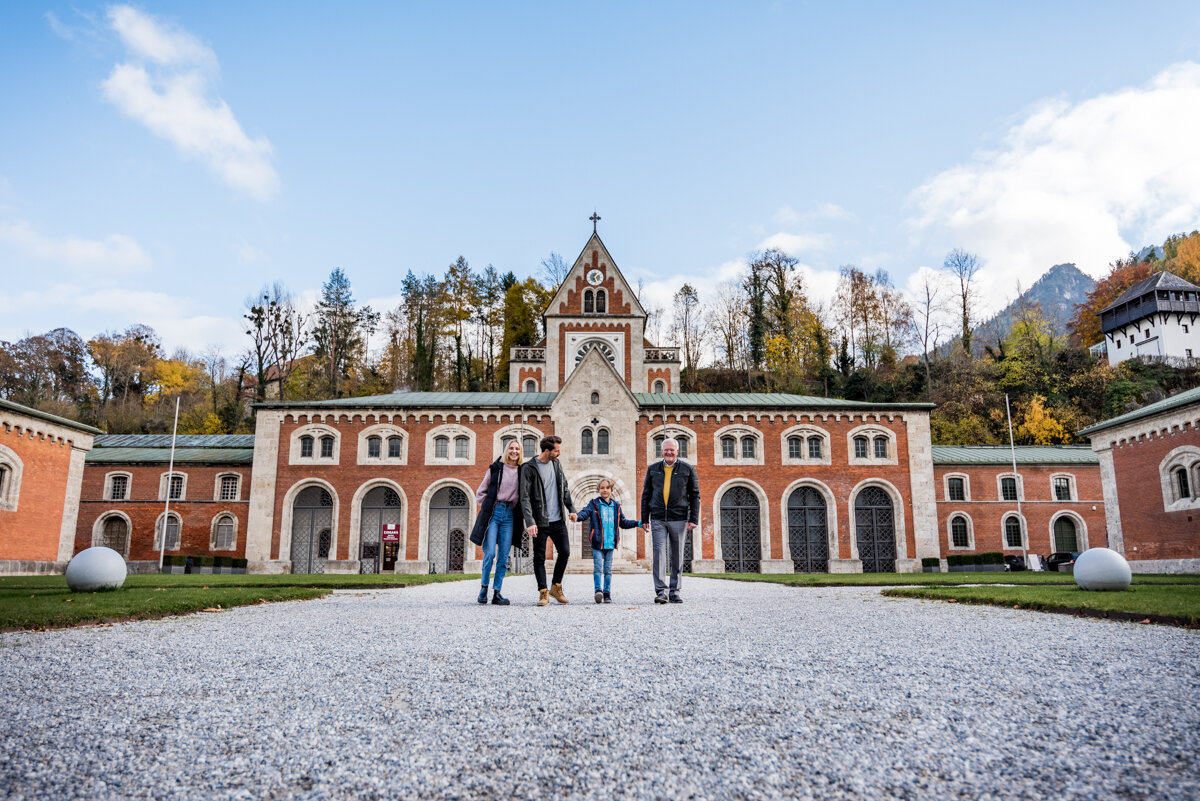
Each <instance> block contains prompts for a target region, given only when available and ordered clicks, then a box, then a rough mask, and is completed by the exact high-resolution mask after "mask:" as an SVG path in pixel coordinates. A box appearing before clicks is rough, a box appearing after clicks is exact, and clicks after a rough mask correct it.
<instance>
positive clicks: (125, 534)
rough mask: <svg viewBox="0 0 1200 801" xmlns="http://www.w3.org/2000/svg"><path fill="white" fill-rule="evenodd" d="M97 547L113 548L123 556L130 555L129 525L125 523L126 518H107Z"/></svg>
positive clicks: (115, 516) (111, 516) (116, 516)
mask: <svg viewBox="0 0 1200 801" xmlns="http://www.w3.org/2000/svg"><path fill="white" fill-rule="evenodd" d="M96 545H103V546H104V547H105V548H112V549H113V550H114V551H116V552H117V553H119V554H121V556H126V555H127V554H128V553H129V524H128V523H126V522H125V518H123V517H120V516H118V515H110V516H108V517H106V518H105V519H104V527H103V528H101V529H100V539H99V541H98V542H96Z"/></svg>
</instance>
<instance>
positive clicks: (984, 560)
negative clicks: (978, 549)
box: [975, 551, 1004, 565]
mask: <svg viewBox="0 0 1200 801" xmlns="http://www.w3.org/2000/svg"><path fill="white" fill-rule="evenodd" d="M975 564H977V565H1002V564H1004V554H1003V553H1001V552H1000V551H987V552H985V553H977V554H975Z"/></svg>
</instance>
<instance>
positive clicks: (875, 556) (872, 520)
mask: <svg viewBox="0 0 1200 801" xmlns="http://www.w3.org/2000/svg"><path fill="white" fill-rule="evenodd" d="M854 527H855V536H856V538H857V541H858V558H859V559H861V560H862V569H863V572H864V573H895V572H896V513H895V510H894V508H893V507H892V499H891V498H889V497H888V494H887V493H886V492H884V491H883V490H881V489H880V488H879V487H867V488H866V489H864V490H863V491H862V492H860V493H858V497H857V498H855V499H854Z"/></svg>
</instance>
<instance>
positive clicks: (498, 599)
mask: <svg viewBox="0 0 1200 801" xmlns="http://www.w3.org/2000/svg"><path fill="white" fill-rule="evenodd" d="M492 603H493V604H495V605H496V606H508V599H507V598H505V597H504V596H503V595H501V594H500V590H496V591H495V592H493V593H492Z"/></svg>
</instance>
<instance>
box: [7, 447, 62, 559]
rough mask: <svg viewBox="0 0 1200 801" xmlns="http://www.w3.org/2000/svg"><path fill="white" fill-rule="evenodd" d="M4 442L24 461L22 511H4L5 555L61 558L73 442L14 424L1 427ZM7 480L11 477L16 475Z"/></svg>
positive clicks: (19, 500)
mask: <svg viewBox="0 0 1200 801" xmlns="http://www.w3.org/2000/svg"><path fill="white" fill-rule="evenodd" d="M35 425H36V424H35ZM31 433H32V434H33V436H32V437H31V436H30V434H31ZM0 444H3V445H4V446H6V447H8V448H9V449H11V450H12V451H13V452H14V453H16V454H17V456H18V457H19V458H20V460H21V462H22V470H21V488H20V495H19V497H18V498H17V510H16V511H15V512H12V511H0V559H26V560H34V561H48V562H53V561H56V560H57V559H58V538H59V534H60V532H61V531H62V522H63V506H64V504H65V502H66V499H67V478H68V475H69V473H70V469H71V445H70V443H68V442H65V441H63V440H60V439H54V438H51V437H48V436H39V435H38V434H37V433H36V429H34V430H33V431H32V432H31V431H30V430H29V429H18V428H16V427H9V426H0ZM6 480H12V476H9V477H8V479H6Z"/></svg>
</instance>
